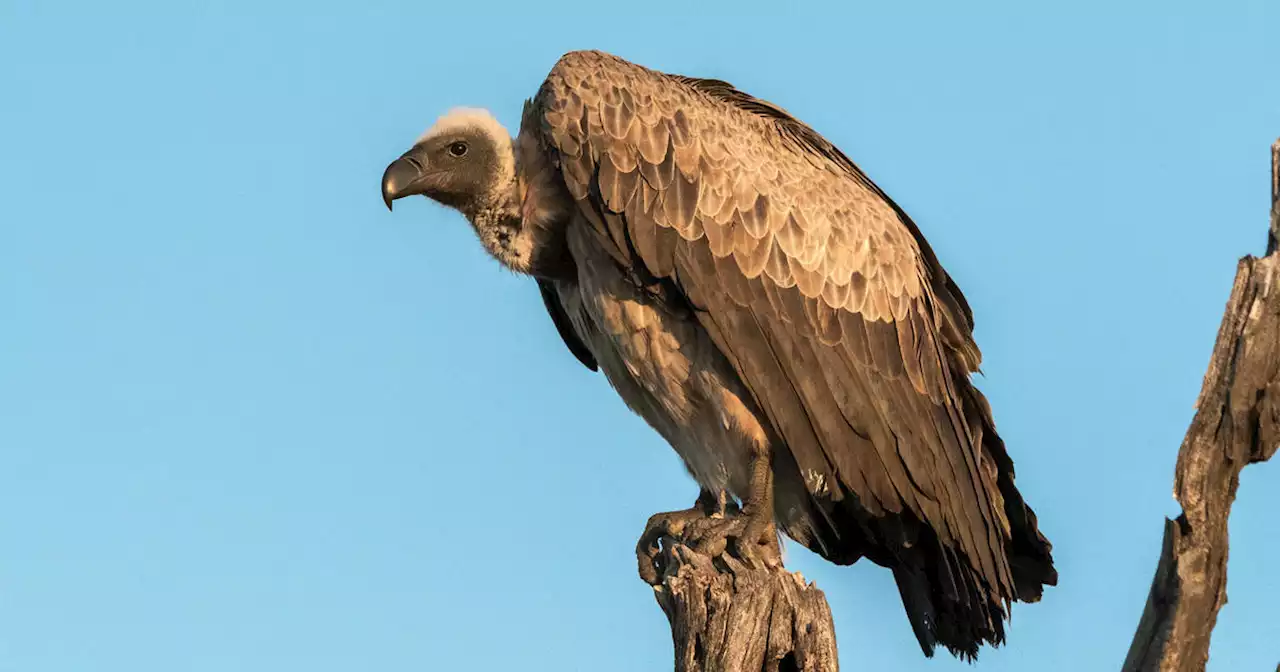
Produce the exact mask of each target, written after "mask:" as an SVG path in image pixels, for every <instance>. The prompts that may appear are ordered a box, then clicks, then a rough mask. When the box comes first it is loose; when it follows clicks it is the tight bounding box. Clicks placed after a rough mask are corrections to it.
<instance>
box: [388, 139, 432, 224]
mask: <svg viewBox="0 0 1280 672" xmlns="http://www.w3.org/2000/svg"><path fill="white" fill-rule="evenodd" d="M424 172H425V168H424V166H423V163H422V161H421V160H419V159H418V158H417V157H416V156H414V152H413V150H409V151H408V152H405V153H404V154H403V155H402V156H401V157H400V158H398V159H396V160H395V161H392V162H391V165H389V166H387V169H386V171H384V172H383V173H382V202H383V203H386V204H387V209H388V210H391V202H392V201H394V200H396V199H397V198H402V197H404V196H412V195H414V194H421V193H423V192H422V191H421V189H420V187H421V186H422V184H421V182H422V177H423V173H424Z"/></svg>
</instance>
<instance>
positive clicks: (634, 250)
mask: <svg viewBox="0 0 1280 672" xmlns="http://www.w3.org/2000/svg"><path fill="white" fill-rule="evenodd" d="M533 105H534V107H535V108H536V110H535V112H536V114H538V115H539V117H540V125H541V129H540V130H541V133H542V134H543V136H544V138H545V142H546V143H547V144H548V145H549V146H550V151H551V152H552V153H553V155H554V156H555V158H556V159H557V160H558V162H559V164H560V167H561V172H562V174H563V177H564V180H565V184H566V186H567V188H568V190H569V192H570V194H572V196H573V197H574V198H575V199H576V200H577V201H578V203H579V207H580V208H581V209H582V211H583V213H584V214H585V215H586V217H587V219H589V220H591V221H592V223H593V225H594V226H595V228H596V229H597V233H598V236H599V240H600V241H601V243H602V244H603V245H606V246H609V247H611V248H612V250H613V253H614V254H615V256H616V257H619V258H623V259H627V260H629V262H630V263H631V264H632V265H633V266H634V267H635V268H636V270H638V271H640V273H639V276H640V277H646V275H651V276H652V277H654V278H656V279H657V280H659V281H663V282H666V283H667V284H669V285H674V286H675V287H676V288H678V290H679V291H681V292H683V293H684V295H685V297H686V298H687V299H688V301H689V303H691V304H692V305H693V306H694V307H695V309H696V314H697V316H698V319H699V320H700V321H701V323H702V325H703V326H704V327H705V328H706V329H707V331H708V332H709V333H710V334H711V336H712V337H713V339H714V340H715V342H716V344H717V345H718V347H719V348H720V349H721V350H723V352H724V354H725V355H726V356H727V357H728V359H729V360H730V362H731V363H732V364H733V366H734V367H735V368H736V370H737V371H738V373H739V375H740V376H741V378H742V380H743V381H744V382H745V384H746V385H747V387H748V388H749V389H750V390H751V391H752V394H753V395H754V396H755V398H756V401H757V402H758V404H759V405H760V407H761V408H762V409H763V410H764V412H765V413H766V414H767V415H768V417H769V419H770V421H771V423H772V425H773V426H774V427H775V428H776V430H777V431H778V432H779V433H780V434H781V435H782V437H783V439H784V440H785V442H786V445H787V446H788V447H789V448H790V450H791V451H792V453H793V454H794V456H795V459H796V462H797V464H798V465H799V467H800V470H801V473H802V474H804V476H805V479H806V482H807V484H808V487H809V489H810V492H811V493H812V494H813V496H814V497H815V498H818V499H820V500H822V501H826V502H828V503H831V502H839V501H842V500H843V501H844V502H845V504H844V505H840V506H850V507H852V508H853V509H854V510H856V511H857V512H858V514H857V516H856V518H857V519H858V523H857V525H859V526H861V529H862V530H863V533H864V534H865V535H866V537H867V542H868V543H870V544H872V545H875V546H876V547H879V548H885V549H889V552H890V553H891V554H893V557H890V558H885V557H884V556H883V555H882V556H881V559H877V558H876V557H875V556H874V555H872V554H871V551H867V554H868V555H871V557H872V559H873V560H876V561H877V562H880V563H881V564H889V565H890V566H894V567H895V573H897V572H898V570H899V569H900V568H901V567H915V568H916V569H917V570H918V571H930V572H934V573H935V575H933V576H928V577H916V578H912V577H904V576H903V575H900V576H899V577H898V578H899V585H900V586H901V587H902V589H903V597H904V601H906V602H907V603H908V604H907V606H908V612H909V613H911V614H912V621H913V625H914V626H915V627H916V630H917V635H918V636H919V637H920V638H921V642H922V644H924V643H925V640H926V639H927V640H929V641H941V642H942V643H945V644H948V646H952V645H953V644H955V645H956V646H959V647H960V648H961V649H963V650H965V651H966V652H969V651H968V650H969V649H972V651H976V641H975V640H983V639H985V640H988V641H999V640H1001V639H1003V628H1002V626H1001V624H1000V620H1001V616H1002V614H1003V611H1004V606H1005V603H1006V602H1007V601H1009V600H1011V599H1014V598H1015V597H1020V598H1021V599H1024V600H1034V599H1038V598H1039V595H1040V591H1041V583H1043V582H1051V580H1052V579H1051V578H1050V573H1051V572H1052V565H1051V561H1050V560H1049V546H1048V543H1047V541H1045V539H1044V538H1043V537H1042V536H1040V534H1039V532H1038V531H1037V530H1036V524H1035V519H1034V515H1033V514H1032V513H1031V511H1030V509H1029V508H1028V507H1026V505H1025V504H1024V503H1023V501H1022V498H1021V496H1020V495H1019V494H1018V492H1017V490H1016V488H1015V487H1014V485H1013V469H1012V464H1011V462H1010V460H1009V458H1008V456H1007V454H1006V452H1005V449H1004V446H1003V444H1002V443H1001V442H1000V439H999V438H998V437H997V436H996V434H995V431H994V427H993V425H992V421H991V418H990V411H989V408H988V407H987V404H986V401H985V399H984V398H983V397H982V396H981V394H980V393H979V392H978V391H977V390H976V389H974V388H973V387H972V386H971V384H970V383H969V380H968V376H969V373H970V372H971V371H974V370H976V369H977V367H978V364H979V360H980V355H979V351H978V348H977V346H976V345H975V344H974V342H973V338H972V335H971V329H972V318H971V315H970V312H969V307H968V305H967V304H966V303H965V300H964V298H963V296H962V295H961V294H960V292H959V290H958V289H957V288H956V286H955V285H954V283H953V282H952V281H951V279H950V278H949V277H948V276H947V274H946V273H945V272H944V271H943V270H942V268H941V266H940V265H939V264H938V261H937V260H936V258H935V257H934V254H933V252H932V251H931V250H930V249H929V246H928V244H927V243H926V242H925V241H924V239H923V237H922V236H921V235H920V232H919V231H918V230H917V228H916V227H915V225H914V224H913V223H912V222H911V220H910V219H909V218H907V217H906V215H905V214H903V213H902V212H901V211H900V210H899V209H898V207H897V206H896V205H895V204H893V203H892V201H890V200H889V198H888V197H886V196H885V195H884V194H883V193H882V192H881V191H880V190H879V189H878V188H876V187H875V185H873V184H872V183H871V181H870V180H869V179H868V178H867V177H866V176H865V175H863V173H862V172H861V171H859V170H858V168H857V167H856V166H855V165H854V164H853V163H852V162H851V161H850V160H849V159H848V158H847V157H845V156H844V155H843V154H842V153H841V152H840V151H839V150H838V149H836V148H835V147H834V146H832V145H831V143H829V142H827V141H826V140H824V139H823V138H822V137H821V136H820V135H818V134H817V133H816V132H814V131H813V130H812V129H810V128H808V127H807V126H805V125H804V124H803V123H801V122H799V121H797V120H796V119H794V118H792V117H791V116H790V115H788V114H787V113H786V112H785V111H783V110H781V109H780V108H778V107H776V106H774V105H772V104H769V103H767V102H765V101H762V100H759V99H756V98H753V97H751V96H749V95H746V94H744V93H741V92H739V91H737V90H735V89H734V88H733V87H731V86H730V85H728V84H726V83H724V82H720V81H716V80H705V79H695V78H689V77H679V76H673V75H667V74H663V73H659V72H656V71H653V70H649V69H647V68H643V67H641V66H638V65H635V64H632V63H629V62H627V61H624V60H622V59H618V58H615V57H613V56H610V55H608V54H603V53H600V52H572V53H570V54H568V55H566V56H565V57H563V58H562V59H561V60H560V61H559V62H558V63H557V64H556V66H555V67H554V68H553V69H552V71H551V73H550V75H549V76H548V78H547V80H546V82H545V83H544V84H543V86H542V88H541V89H540V90H539V92H538V95H537V97H536V98H535V100H534V101H533ZM830 506H837V505H835V504H831V505H830ZM921 523H924V525H922V524H921ZM930 529H931V530H932V532H930ZM933 533H936V540H935V539H933V538H932V537H929V536H928V535H930V534H933ZM930 545H932V548H933V549H935V550H930V549H929V548H924V547H928V546H930ZM921 553H923V554H933V555H931V556H930V557H929V558H926V559H923V560H921V559H920V557H921V556H919V555H918V554H921ZM912 554H917V555H916V556H915V557H916V560H914V561H912V560H910V557H912ZM1046 568H1047V569H1046ZM904 580H905V581H906V583H907V584H912V583H913V582H915V583H914V584H913V585H904ZM918 590H924V591H926V592H929V593H931V594H932V595H933V596H935V597H928V598H926V597H924V596H923V595H916V596H915V597H912V596H911V595H909V594H908V593H911V592H912V591H918ZM939 595H940V596H941V598H940V599H939V598H937V597H936V596H939ZM916 598H920V599H923V600H924V601H925V602H927V603H931V604H924V605H917V608H916V613H912V612H913V607H912V605H911V601H912V600H913V599H916ZM917 601H919V600H917ZM940 602H941V603H940ZM952 621H954V622H956V623H957V624H956V625H954V626H951V625H948V622H952ZM966 623H967V625H966ZM952 627H954V628H958V629H961V630H965V631H963V632H945V631H944V630H945V629H948V628H952ZM922 629H923V630H926V631H928V632H922ZM934 635H936V640H935V638H934ZM954 650H955V649H954V648H953V651H954ZM928 651H929V647H927V648H926V652H928Z"/></svg>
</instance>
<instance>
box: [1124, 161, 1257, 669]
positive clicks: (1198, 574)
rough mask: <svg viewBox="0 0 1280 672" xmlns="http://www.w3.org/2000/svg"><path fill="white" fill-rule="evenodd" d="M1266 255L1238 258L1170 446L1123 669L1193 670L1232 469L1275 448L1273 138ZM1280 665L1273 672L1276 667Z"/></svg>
mask: <svg viewBox="0 0 1280 672" xmlns="http://www.w3.org/2000/svg"><path fill="white" fill-rule="evenodd" d="M1271 194H1272V207H1271V227H1270V231H1269V235H1268V241H1267V256H1266V257H1265V258H1262V259H1257V258H1254V257H1252V256H1246V257H1244V258H1243V259H1241V260H1240V262H1239V264H1238V267H1237V270H1236V278H1235V284H1234V285H1233V286H1232V288H1231V297H1230V299H1229V300H1228V301H1227V309H1226V314H1225V315H1224V316H1223V318H1222V325H1221V326H1220V327H1219V330H1218V337H1217V342H1216V343H1215V345H1214V349H1213V355H1212V358H1211V359H1210V362H1209V369H1208V372H1207V373H1206V374H1205V378H1204V384H1203V386H1202V388H1201V390H1200V396H1199V399H1198V400H1197V401H1196V408H1197V410H1196V414H1195V417H1194V418H1193V419H1192V421H1191V427H1190V429H1188V430H1187V434H1186V437H1185V438H1184V439H1183V442H1182V447H1181V449H1180V450H1179V453H1178V464H1177V469H1176V472H1175V478H1174V494H1175V497H1177V500H1178V502H1179V504H1181V505H1182V511H1183V513H1182V515H1181V516H1179V517H1178V519H1177V520H1166V521H1165V529H1164V543H1163V547H1162V548H1161V551H1160V562H1159V564H1158V565H1157V567H1156V573H1155V578H1154V579H1153V580H1152V582H1151V592H1150V593H1149V594H1148V597H1147V605H1146V608H1145V609H1144V610H1143V613H1142V619H1141V621H1140V622H1139V624H1138V629H1137V633H1136V634H1135V636H1134V640H1133V644H1132V645H1131V646H1130V648H1129V655H1128V657H1127V658H1126V659H1125V662H1124V667H1123V671H1124V672H1147V671H1155V670H1159V671H1160V672H1200V671H1202V670H1204V669H1205V665H1206V663H1207V662H1208V659H1209V638H1210V636H1211V635H1212V633H1213V628H1214V625H1215V624H1216V623H1217V620H1218V611H1219V609H1221V608H1222V605H1224V604H1226V601H1227V593H1226V587H1227V549H1228V538H1227V537H1228V534H1227V533H1228V527H1227V519H1228V516H1229V514H1230V512H1231V504H1232V502H1233V501H1234V500H1235V496H1236V490H1237V488H1238V487H1239V485H1240V471H1241V470H1242V469H1243V468H1244V467H1245V466H1246V465H1248V464H1252V463H1254V462H1262V461H1265V460H1267V459H1269V458H1270V457H1271V456H1272V455H1274V454H1275V452H1276V448H1277V447H1278V446H1280V252H1278V251H1277V240H1278V239H1280V142H1277V143H1276V144H1275V145H1273V146H1272V191H1271ZM1278 672H1280V671H1278Z"/></svg>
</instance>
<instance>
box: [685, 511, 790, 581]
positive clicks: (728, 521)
mask: <svg viewBox="0 0 1280 672" xmlns="http://www.w3.org/2000/svg"><path fill="white" fill-rule="evenodd" d="M685 542H686V543H687V544H688V545H690V546H692V547H693V549H694V550H695V551H697V552H698V553H700V554H702V555H705V556H707V557H711V558H717V557H720V556H721V555H724V554H726V551H727V552H728V554H729V555H730V556H731V557H734V558H736V559H737V560H739V561H741V562H742V563H743V564H744V565H746V566H747V567H752V568H756V569H766V568H772V567H775V566H778V565H780V564H782V549H781V548H780V547H779V545H778V535H777V532H776V528H775V527H774V525H773V521H772V520H769V519H767V518H760V517H757V516H751V515H748V514H741V515H737V516H734V517H731V518H724V519H713V518H706V519H703V520H698V521H694V522H693V523H692V524H691V525H690V526H689V527H688V529H687V531H686V534H685Z"/></svg>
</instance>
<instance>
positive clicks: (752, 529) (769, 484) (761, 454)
mask: <svg viewBox="0 0 1280 672" xmlns="http://www.w3.org/2000/svg"><path fill="white" fill-rule="evenodd" d="M773 516H774V514H773V467H772V464H771V460H770V455H769V449H768V447H767V446H765V447H757V449H756V450H754V451H753V454H752V456H751V483H750V489H749V490H748V491H747V501H746V502H744V504H743V507H742V512H741V513H740V514H739V515H737V516H734V517H732V518H729V519H727V520H724V521H711V520H708V521H702V522H701V523H700V524H699V528H698V529H697V531H696V532H695V535H696V536H698V537H700V538H699V539H698V540H697V541H696V542H695V544H694V545H695V547H696V548H697V550H698V551H699V552H701V553H704V554H706V555H709V556H712V557H715V556H717V555H720V554H721V553H723V552H724V550H725V549H726V548H727V547H728V545H729V543H730V542H732V543H733V550H734V551H735V555H737V556H738V557H739V558H741V559H742V560H743V561H745V562H747V563H749V564H754V565H756V566H759V567H772V566H775V565H778V564H781V562H782V549H781V547H780V546H779V544H778V531H777V526H776V525H775V524H774V520H773ZM703 525H705V526H706V527H705V529H704V528H702V527H701V526H703Z"/></svg>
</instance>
